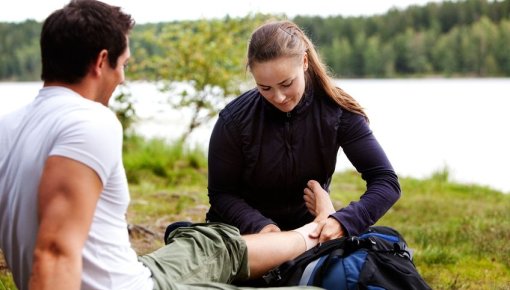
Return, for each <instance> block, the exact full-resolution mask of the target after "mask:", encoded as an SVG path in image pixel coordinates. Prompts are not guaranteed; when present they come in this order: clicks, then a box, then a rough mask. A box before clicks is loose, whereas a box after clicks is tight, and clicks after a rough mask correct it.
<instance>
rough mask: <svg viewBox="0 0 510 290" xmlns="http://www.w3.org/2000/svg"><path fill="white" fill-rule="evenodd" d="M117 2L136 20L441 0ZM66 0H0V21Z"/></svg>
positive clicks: (46, 10) (355, 11)
mask: <svg viewBox="0 0 510 290" xmlns="http://www.w3.org/2000/svg"><path fill="white" fill-rule="evenodd" d="M103 2H106V3H109V4H112V5H116V6H121V7H122V8H123V10H124V11H125V12H127V13H129V14H131V15H132V16H133V18H134V19H135V21H136V22H137V23H140V24H143V23H149V22H164V21H173V20H196V19H202V18H205V19H210V18H223V17H224V16H226V15H230V16H232V17H242V16H246V15H247V14H249V13H256V12H260V13H272V14H273V13H274V14H285V15H286V16H288V17H294V16H296V15H303V16H315V15H317V16H323V17H324V16H336V15H342V16H369V15H374V14H383V13H385V12H387V11H388V10H389V9H391V8H398V9H403V8H406V7H408V6H409V5H425V4H426V3H428V2H441V0H349V1H347V0H311V1H306V2H305V1H303V0H184V1H173V0H104V1H103ZM67 3H68V0H0V22H21V21H24V20H27V19H34V20H37V21H43V20H44V19H45V18H46V16H48V15H49V14H50V13H51V12H53V11H54V10H56V9H59V8H61V7H62V6H64V5H65V4H67Z"/></svg>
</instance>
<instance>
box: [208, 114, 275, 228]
mask: <svg viewBox="0 0 510 290" xmlns="http://www.w3.org/2000/svg"><path fill="white" fill-rule="evenodd" d="M229 125H230V126H229ZM234 126H235V125H233V124H232V123H227V122H226V121H225V120H224V119H223V118H222V117H221V114H220V117H219V118H218V121H217V122H216V124H215V126H214V128H213V131H212V135H211V139H210V143H209V153H208V167H209V172H208V174H209V182H208V194H209V203H210V204H211V208H210V211H212V213H213V214H214V215H217V216H219V217H220V218H221V221H222V222H225V223H228V224H231V225H233V226H235V227H237V228H239V230H240V232H241V233H242V234H248V233H256V232H259V231H260V230H261V229H262V228H263V227H264V226H266V225H268V224H274V222H273V221H272V220H271V219H269V218H266V217H265V216H263V215H262V214H261V213H260V212H259V211H258V210H256V209H254V208H253V207H251V206H250V205H249V204H248V203H247V202H246V201H245V200H244V199H243V198H242V196H241V192H242V190H241V186H242V172H243V154H242V148H241V142H240V136H239V134H236V133H235V131H236V130H233V129H234V128H235V127H234Z"/></svg>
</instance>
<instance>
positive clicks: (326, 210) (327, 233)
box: [303, 180, 345, 243]
mask: <svg viewBox="0 0 510 290" xmlns="http://www.w3.org/2000/svg"><path fill="white" fill-rule="evenodd" d="M304 193H305V194H304V196H303V198H304V200H305V204H306V207H307V208H308V210H309V211H310V213H312V214H313V215H315V220H314V221H315V222H317V224H318V226H317V228H316V229H315V230H314V231H313V232H312V233H311V234H310V237H312V238H318V239H319V243H323V242H325V241H329V240H332V239H336V238H340V237H342V236H344V235H345V233H344V231H343V228H342V225H341V224H340V222H338V221H337V220H336V219H334V218H331V217H329V216H330V215H331V214H332V213H334V212H335V208H334V207H333V203H332V202H331V199H330V197H329V193H328V192H327V191H326V190H324V189H323V188H322V187H321V185H320V184H319V183H318V182H317V181H315V180H310V181H308V183H307V187H306V188H305V189H304Z"/></svg>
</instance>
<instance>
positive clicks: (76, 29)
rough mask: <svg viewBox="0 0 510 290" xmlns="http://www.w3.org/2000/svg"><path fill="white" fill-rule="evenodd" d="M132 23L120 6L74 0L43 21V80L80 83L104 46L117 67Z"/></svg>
mask: <svg viewBox="0 0 510 290" xmlns="http://www.w3.org/2000/svg"><path fill="white" fill-rule="evenodd" d="M133 26H134V20H133V19H132V18H131V16H130V15H128V14H125V13H123V12H122V11H121V9H120V7H116V6H110V5H108V4H106V3H103V2H100V1H96V0H72V1H71V2H70V3H69V4H67V5H66V6H64V8H62V9H59V10H56V11H55V12H53V13H52V14H51V15H50V16H48V18H46V20H45V21H44V24H43V27H42V31H41V40H40V45H41V58H42V74H41V79H42V80H43V81H47V82H52V81H59V82H64V83H70V84H74V83H77V82H79V81H80V80H81V79H82V78H83V77H84V76H85V75H86V74H87V70H88V69H89V67H90V65H91V64H92V63H93V62H94V61H95V60H96V58H97V56H98V55H99V52H101V50H103V49H106V50H107V51H108V63H109V65H110V66H111V67H112V68H115V67H116V66H117V59H118V57H119V56H120V55H121V54H122V53H123V52H124V51H125V49H126V48H127V45H128V42H127V35H128V33H129V32H130V30H131V29H132V28H133Z"/></svg>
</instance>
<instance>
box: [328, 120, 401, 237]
mask: <svg viewBox="0 0 510 290" xmlns="http://www.w3.org/2000/svg"><path fill="white" fill-rule="evenodd" d="M339 141H340V146H341V147H342V149H343V151H344V153H345V155H346V157H347V158H348V159H349V161H350V162H351V163H352V164H353V166H354V167H355V168H356V170H357V171H358V172H359V173H361V178H363V180H365V181H366V184H367V189H366V191H365V193H363V195H362V196H361V197H360V199H359V201H352V202H351V203H350V204H349V205H348V206H346V207H344V208H342V209H340V210H339V211H338V212H336V213H334V214H333V215H332V216H333V217H334V218H335V219H337V220H338V221H339V222H340V223H341V224H342V226H343V227H344V228H345V230H347V232H348V234H349V235H358V234H360V233H362V232H364V231H365V230H367V229H368V227H369V226H371V225H373V224H375V223H376V222H377V220H379V219H380V218H381V217H382V216H383V215H384V214H385V213H386V212H387V211H388V210H389V209H390V207H391V206H393V204H394V203H395V202H396V201H397V200H398V199H399V197H400V185H399V182H398V177H397V175H396V174H395V171H394V170H393V167H392V165H391V163H390V161H389V160H388V158H387V156H386V154H385V153H384V150H383V149H382V148H381V146H380V144H379V142H378V141H377V140H376V138H375V136H374V135H373V133H372V131H371V130H370V128H369V126H368V122H367V121H366V120H365V118H364V117H363V116H361V115H359V114H355V113H351V112H348V111H344V113H343V114H342V117H341V121H340V127H339Z"/></svg>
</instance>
